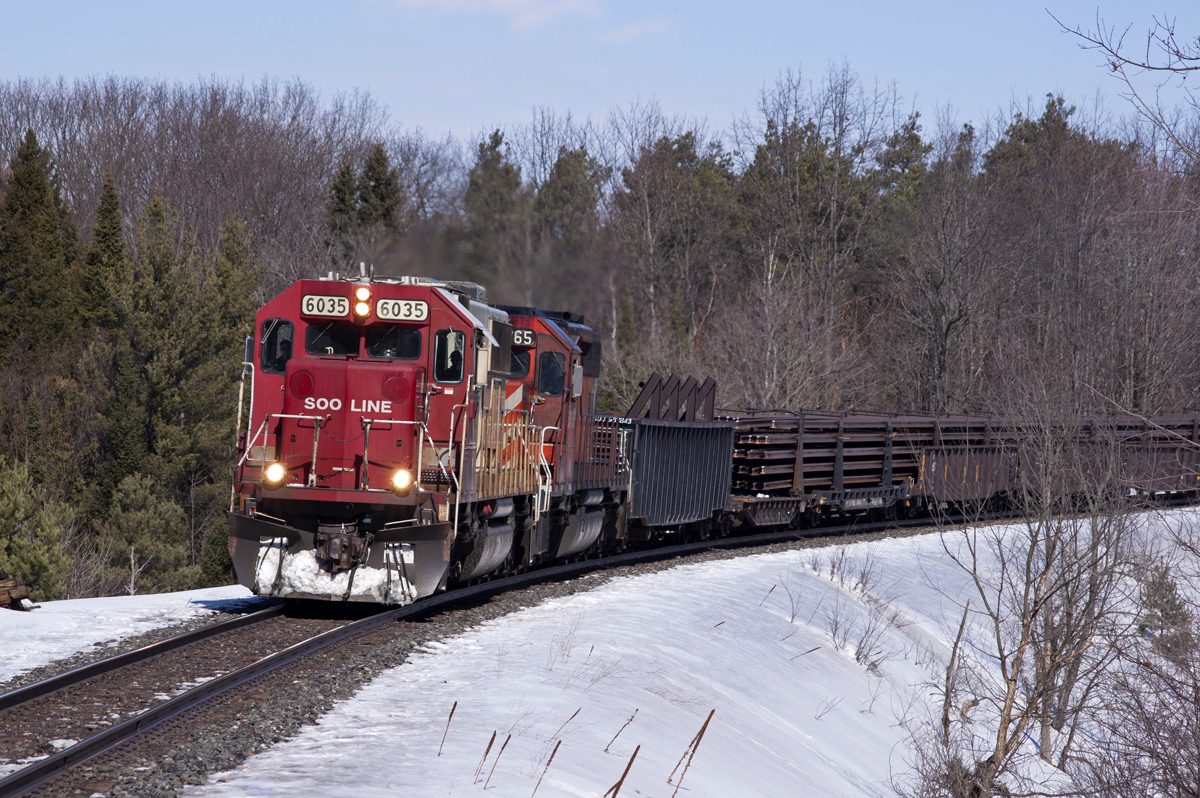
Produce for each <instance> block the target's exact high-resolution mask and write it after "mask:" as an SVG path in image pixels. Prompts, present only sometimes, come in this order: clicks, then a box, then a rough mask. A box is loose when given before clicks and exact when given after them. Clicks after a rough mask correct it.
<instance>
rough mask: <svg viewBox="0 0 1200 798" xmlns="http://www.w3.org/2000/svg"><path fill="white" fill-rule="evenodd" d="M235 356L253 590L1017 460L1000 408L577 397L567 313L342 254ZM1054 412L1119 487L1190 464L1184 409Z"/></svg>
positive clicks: (268, 592) (755, 523)
mask: <svg viewBox="0 0 1200 798" xmlns="http://www.w3.org/2000/svg"><path fill="white" fill-rule="evenodd" d="M244 361H245V362H244V363H243V374H244V378H243V389H244V388H245V385H246V382H247V380H246V378H247V377H248V382H249V397H250V398H249V403H248V413H247V414H246V416H245V424H244V426H243V423H242V418H241V416H239V422H238V430H239V437H238V462H237V467H236V472H235V477H234V485H233V495H232V498H231V506H230V513H229V549H230V554H231V555H232V558H233V563H234V569H235V572H236V575H237V578H238V581H239V582H240V583H241V584H243V585H245V586H246V587H248V588H250V589H251V590H252V591H253V592H255V593H256V594H258V595H263V596H281V597H284V598H306V599H311V598H315V599H331V600H341V601H369V602H379V603H386V604H406V603H409V602H412V601H414V600H416V599H419V598H421V597H423V596H428V595H430V594H432V593H434V592H437V591H439V590H443V589H446V588H448V587H451V586H453V585H455V584H462V583H468V582H471V581H472V580H479V579H487V578H491V577H494V576H497V575H503V574H508V573H515V572H519V571H522V570H525V569H528V568H532V567H536V566H538V565H539V564H542V563H545V562H552V561H562V560H564V559H569V558H580V557H588V556H593V555H598V554H601V553H606V552H615V551H619V550H621V549H623V548H626V547H628V546H645V545H653V544H654V543H655V542H657V541H661V540H671V539H679V538H692V537H699V538H705V537H707V536H724V535H728V534H733V533H736V532H737V531H738V530H739V529H750V528H757V527H775V526H790V527H793V528H803V527H817V526H819V525H820V524H821V523H822V522H823V520H824V519H826V518H830V517H838V516H854V515H866V516H878V517H883V518H886V517H896V516H898V515H906V516H911V515H916V514H919V513H925V512H930V511H931V510H933V511H937V510H939V509H945V508H947V507H949V506H950V505H963V504H967V503H974V504H986V503H991V502H997V501H1002V500H1003V499H1004V497H1006V496H1009V495H1011V494H1012V493H1013V491H1014V490H1016V488H1017V485H1018V482H1019V480H1020V479H1021V478H1022V477H1023V475H1024V476H1027V475H1028V473H1029V472H1030V471H1031V470H1034V466H1035V464H1033V463H1031V462H1030V460H1029V456H1028V455H1025V456H1024V460H1022V456H1021V455H1020V454H1019V452H1020V449H1021V447H1020V446H1019V443H1020V440H1019V439H1020V436H1021V428H1020V425H1019V424H1018V425H1015V424H1013V423H1010V422H1006V423H1002V422H1001V421H1000V420H998V419H994V418H987V417H969V416H936V417H935V416H924V415H886V414H869V413H840V414H834V413H813V412H807V413H801V412H761V411H744V412H740V411H721V412H718V411H717V410H716V408H715V384H713V383H712V381H711V380H708V381H705V382H704V383H703V384H701V383H697V382H696V381H695V380H692V379H686V380H681V379H678V378H671V379H668V380H663V379H662V378H660V377H658V376H657V375H655V376H653V377H652V378H651V379H649V380H648V381H647V382H646V383H645V384H644V387H643V391H642V394H641V395H640V396H639V397H638V400H637V401H636V402H635V403H634V405H633V407H632V408H631V409H630V412H628V413H627V414H626V415H625V416H624V417H617V416H613V415H605V414H601V413H597V412H596V397H597V380H598V378H599V376H600V368H601V340H600V336H599V335H598V334H597V332H596V331H595V330H593V329H592V328H591V327H589V326H587V325H586V323H585V320H584V319H583V318H582V317H581V316H579V315H577V314H573V313H569V312H553V311H545V310H540V309H537V308H529V307H516V306H507V305H498V304H489V303H488V302H487V294H486V291H485V289H484V288H483V287H481V286H479V285H476V284H474V283H459V282H443V281H437V280H432V279H428V278H422V277H379V276H375V275H374V274H373V273H367V270H366V269H365V268H363V269H362V270H361V272H360V274H359V275H357V276H352V277H342V276H340V275H335V274H330V275H329V276H327V277H326V278H324V279H316V280H301V281H298V282H296V283H294V284H293V285H291V286H290V287H288V288H287V289H285V290H284V291H283V292H282V293H280V294H279V295H278V296H276V297H275V298H273V299H272V300H271V301H269V302H268V303H267V304H266V305H264V306H263V308H262V309H261V310H260V311H259V312H258V314H257V315H256V318H255V326H254V335H253V336H252V337H251V338H249V339H247V349H246V355H245V359H244ZM242 406H243V403H239V408H241V407H242ZM240 412H241V411H240V409H239V413H240ZM1064 434H1067V433H1065V432H1064ZM1069 434H1070V435H1073V436H1076V437H1080V436H1083V437H1084V438H1088V437H1093V438H1095V439H1096V440H1100V439H1103V440H1106V441H1111V440H1117V441H1118V443H1119V447H1118V449H1117V451H1119V452H1120V455H1119V456H1120V457H1121V458H1122V459H1121V462H1120V463H1116V464H1114V463H1108V462H1106V463H1105V464H1104V467H1106V468H1115V469H1117V470H1119V471H1120V472H1121V474H1122V477H1123V478H1125V479H1126V483H1127V484H1130V485H1135V486H1137V487H1136V489H1138V490H1142V491H1146V492H1152V493H1162V492H1179V491H1185V492H1194V491H1196V490H1197V488H1198V487H1200V415H1187V416H1164V417H1155V418H1153V419H1139V418H1132V417H1130V418H1110V419H1104V420H1097V421H1096V422H1094V423H1093V424H1092V426H1090V427H1089V428H1088V429H1087V430H1085V431H1082V432H1081V431H1079V430H1074V431H1072V432H1070V433H1069ZM1093 465H1095V464H1093Z"/></svg>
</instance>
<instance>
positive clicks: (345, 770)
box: [188, 536, 965, 798]
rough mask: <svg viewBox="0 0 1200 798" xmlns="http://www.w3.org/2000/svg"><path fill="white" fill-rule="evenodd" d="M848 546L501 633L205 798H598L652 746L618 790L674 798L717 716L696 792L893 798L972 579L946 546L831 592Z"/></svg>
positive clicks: (902, 547)
mask: <svg viewBox="0 0 1200 798" xmlns="http://www.w3.org/2000/svg"><path fill="white" fill-rule="evenodd" d="M840 550H841V548H840V547H838V548H832V549H816V550H809V551H797V552H788V553H782V554H770V555H760V556H752V557H745V558H740V559H735V560H725V561H719V562H712V563H707V564H703V565H688V566H682V567H679V568H675V569H672V570H669V571H664V572H660V573H656V574H650V575H645V576H639V577H634V578H627V579H621V580H616V581H613V582H610V583H608V584H606V585H603V586H601V587H599V588H598V589H596V590H595V591H591V592H586V593H579V594H576V595H574V596H571V597H569V598H564V599H561V600H555V601H552V602H549V603H546V604H544V605H541V606H538V607H535V608H531V609H528V610H525V611H523V612H519V613H517V614H515V615H511V616H508V617H505V618H501V619H498V620H496V621H493V622H490V623H487V624H485V625H484V626H483V627H481V628H479V629H477V630H475V631H472V632H470V633H468V634H464V635H461V636H459V637H456V638H453V639H450V640H448V641H446V642H444V643H442V644H438V645H434V646H430V647H428V648H427V650H426V651H424V652H423V653H421V654H420V655H418V656H415V657H412V658H410V660H409V662H408V663H406V664H405V665H404V666H402V667H400V668H396V669H394V670H392V671H390V672H387V673H385V674H384V675H383V676H381V677H380V678H378V679H377V680H376V681H375V682H373V683H372V684H371V685H370V686H368V687H367V688H366V689H365V690H363V691H362V692H360V693H359V694H358V696H357V697H355V698H354V699H353V700H351V701H348V702H345V703H343V704H341V705H340V706H338V707H336V708H335V709H334V710H333V711H332V712H331V713H330V714H328V715H327V716H325V717H324V718H322V720H321V722H320V725H318V726H315V727H310V728H307V729H305V731H304V732H303V733H301V734H300V735H299V736H298V737H297V738H296V739H294V740H292V741H290V742H288V743H285V744H282V745H279V746H276V747H275V748H274V749H272V750H270V751H268V752H267V753H265V754H262V755H260V756H257V757H254V758H253V759H251V760H249V761H248V762H246V763H245V765H244V766H243V767H241V768H240V769H238V770H237V771H235V772H232V773H226V774H220V775H218V776H214V777H213V779H211V780H210V784H209V785H207V786H205V787H203V788H198V789H195V790H192V791H190V792H189V793H188V795H192V796H207V797H208V798H215V797H217V796H221V797H222V798H225V797H231V796H314V797H315V796H323V795H328V794H329V791H330V789H331V788H332V787H334V786H336V787H338V788H339V789H342V788H349V787H350V786H352V787H353V792H354V794H355V795H357V796H364V797H365V796H385V795H394V794H397V793H399V792H406V793H408V794H412V795H446V794H449V795H463V794H470V793H472V792H474V791H475V790H479V789H482V788H483V786H484V783H485V781H486V780H487V779H488V778H489V776H490V784H489V786H488V793H489V794H494V795H512V796H529V795H530V794H531V792H532V791H533V790H534V787H535V785H536V784H537V781H538V778H539V777H541V776H542V773H543V772H545V777H544V780H543V782H542V785H541V788H540V789H539V790H538V792H539V794H544V795H547V796H552V795H580V796H584V795H586V796H599V795H601V794H602V793H603V792H604V791H605V790H606V789H608V788H609V787H610V786H611V785H613V784H615V783H616V782H617V780H618V779H619V778H620V776H621V773H622V771H623V770H624V768H625V766H626V765H627V764H628V762H629V760H630V757H631V756H632V754H633V752H634V750H635V748H637V746H641V748H640V750H639V751H638V755H637V759H636V761H635V762H634V763H633V766H632V767H631V768H630V771H629V775H628V777H627V778H626V781H625V783H624V785H623V786H622V788H621V794H622V795H629V796H634V795H643V796H651V795H659V796H666V795H671V794H672V793H673V791H674V789H675V787H674V785H671V784H668V783H667V778H668V776H669V775H670V774H671V771H672V769H673V768H674V767H675V766H676V764H677V763H678V761H679V760H680V757H681V756H682V755H683V754H684V752H685V751H686V750H687V749H688V747H689V742H690V741H691V740H692V738H693V737H694V736H695V735H696V733H697V732H698V731H699V730H700V728H701V726H702V725H703V723H704V721H705V718H706V717H707V716H708V714H709V712H710V711H711V710H716V712H715V715H714V716H713V719H712V722H711V723H710V724H709V726H708V729H707V730H706V732H705V735H704V737H703V739H702V740H701V742H700V744H699V747H698V749H697V750H696V752H695V755H694V757H693V758H692V759H691V767H690V769H689V770H688V772H687V775H686V777H685V779H684V781H683V789H682V790H681V791H680V792H681V793H682V794H691V795H704V796H710V795H729V796H734V795H812V796H875V795H889V794H891V789H890V786H889V773H890V769H891V768H893V767H896V768H902V767H903V766H904V763H903V761H902V756H901V755H900V753H899V752H898V750H897V749H898V747H900V745H901V744H902V743H903V741H904V740H905V732H904V731H903V730H902V729H901V728H900V727H899V726H898V725H897V719H898V718H900V717H904V716H906V715H907V714H908V713H909V711H910V709H911V706H912V704H913V703H914V702H921V701H924V700H926V694H927V693H928V692H929V691H928V690H925V689H922V687H921V685H922V684H923V683H925V682H927V681H929V680H930V679H931V678H932V677H933V673H932V672H931V670H930V669H929V666H930V663H934V664H933V668H934V669H935V670H936V669H940V668H942V667H944V666H942V665H941V664H940V663H941V662H942V661H943V656H942V654H943V650H944V648H945V640H946V638H947V634H949V635H950V636H951V637H952V636H953V626H954V625H956V621H957V615H958V612H959V610H958V609H957V607H956V606H955V605H953V604H952V603H951V602H949V601H947V600H946V599H945V598H944V596H943V595H942V593H940V592H938V591H937V590H935V589H934V588H933V587H932V586H931V582H939V583H940V586H941V589H942V590H943V591H949V592H950V593H951V594H953V593H955V592H957V591H958V590H959V589H960V588H961V587H963V586H964V585H965V581H964V579H963V577H962V576H961V575H957V574H954V573H951V572H950V571H949V570H948V569H944V568H942V564H943V562H944V560H945V557H944V553H943V551H942V547H941V543H940V542H939V540H938V538H937V537H936V536H925V537H919V538H909V539H901V540H890V541H884V542H878V543H866V544H857V545H852V546H848V547H846V548H845V552H846V558H845V561H844V562H843V563H842V566H843V570H844V571H845V573H846V579H845V582H844V583H843V581H842V580H841V579H839V578H838V577H837V576H835V577H834V578H833V579H830V576H829V574H830V556H831V555H835V556H836V552H838V551H840ZM868 555H869V556H870V558H873V559H874V569H875V574H874V576H873V579H874V582H875V583H871V582H872V580H871V579H870V578H869V579H868V580H867V581H868V584H867V590H866V591H863V590H862V589H861V588H856V587H855V582H857V581H859V579H860V577H861V575H862V571H863V569H864V568H865V567H866V566H867V563H868V561H869V560H868ZM814 566H815V568H814ZM930 571H936V572H937V573H936V574H935V575H934V578H933V579H929V578H927V576H928V575H929V574H930ZM880 599H884V600H885V601H886V603H887V604H889V605H890V608H889V609H888V610H886V613H887V617H885V618H883V619H882V620H883V621H884V623H882V624H878V630H879V634H880V639H879V641H878V643H877V645H875V646H867V648H870V649H871V651H870V652H864V653H863V654H862V655H861V657H860V658H862V659H863V660H864V661H863V662H862V663H860V662H858V661H856V658H855V649H856V648H857V646H856V643H857V640H856V639H855V638H856V637H858V636H859V635H861V633H862V631H863V630H864V629H865V628H866V626H867V624H868V623H869V622H870V620H871V618H872V617H877V616H878V608H880V607H882V606H883V604H882V603H881V602H880ZM873 607H874V608H875V609H873ZM835 625H836V626H837V628H836V629H835ZM948 630H949V631H948ZM835 635H837V636H838V637H839V639H840V638H841V637H843V636H845V637H847V639H848V643H844V644H843V645H842V646H841V647H840V648H839V647H838V646H837V645H836V644H835V642H834V636H835ZM455 702H457V709H456V710H455V713H454V718H453V720H452V721H451V723H450V728H449V733H448V734H447V735H446V742H445V746H444V748H443V750H442V754H441V756H440V757H439V756H438V747H439V744H440V742H441V738H442V734H443V732H444V730H445V727H446V720H447V717H448V715H449V712H450V709H451V707H452V706H454V704H455ZM635 712H636V717H634V719H633V721H632V722H630V723H629V724H628V726H626V727H625V728H624V731H620V730H621V729H622V726H624V725H625V724H626V721H628V720H629V718H630V717H631V716H634V714H635ZM493 732H496V733H497V737H496V742H495V744H494V746H493V748H492V751H491V753H490V755H489V757H488V758H487V761H486V762H485V763H484V766H483V768H482V769H479V764H480V760H481V759H483V756H484V752H485V750H486V748H487V746H488V742H489V740H490V739H491V736H492V733H493ZM618 732H620V734H619V736H617V735H618ZM509 735H511V739H510V738H509ZM614 736H617V739H616V741H615V742H612V743H611V745H610V741H612V739H613V737H614ZM505 740H508V745H507V747H506V748H505V749H504V752H503V754H502V756H500V758H499V761H498V762H497V761H496V760H497V753H498V749H499V748H500V747H501V746H502V745H503V743H504V742H505ZM558 740H562V744H561V747H560V748H559V750H558V753H557V755H556V756H555V757H554V760H553V762H552V763H550V767H549V769H548V770H547V769H546V764H547V761H548V759H549V756H550V754H551V753H552V750H553V748H552V746H553V745H554V744H555V743H556V742H557V741H558ZM606 749H607V750H606ZM685 763H686V761H685ZM493 765H494V766H495V772H494V773H493V772H492V767H493ZM477 769H478V770H479V775H478V777H476V775H475V774H476V770H477ZM681 769H682V768H681ZM218 779H219V780H223V781H222V782H218V781H217V780H218ZM676 781H678V778H676Z"/></svg>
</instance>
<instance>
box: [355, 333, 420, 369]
mask: <svg viewBox="0 0 1200 798" xmlns="http://www.w3.org/2000/svg"><path fill="white" fill-rule="evenodd" d="M367 355H368V356H370V357H381V358H398V359H400V360H416V359H417V358H419V357H420V356H421V331H420V330H416V329H413V328H412V327H400V326H399V325H395V324H388V325H386V326H383V327H372V328H371V329H369V330H367Z"/></svg>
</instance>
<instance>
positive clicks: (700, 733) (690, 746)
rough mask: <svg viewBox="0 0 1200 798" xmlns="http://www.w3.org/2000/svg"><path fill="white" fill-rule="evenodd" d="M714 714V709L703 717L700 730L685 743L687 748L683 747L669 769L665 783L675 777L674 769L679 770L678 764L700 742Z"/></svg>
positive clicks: (680, 763)
mask: <svg viewBox="0 0 1200 798" xmlns="http://www.w3.org/2000/svg"><path fill="white" fill-rule="evenodd" d="M715 714H717V711H716V710H715V709H714V710H712V711H711V712H709V713H708V717H707V718H705V719H704V725H703V726H701V727H700V731H698V732H696V736H695V737H693V738H692V741H691V742H690V743H688V744H687V748H685V749H683V756H681V757H679V761H678V762H676V763H675V767H673V768H672V769H671V775H670V776H667V784H670V783H671V779H673V778H675V771H677V770H679V766H680V765H682V764H683V760H685V759H687V755H688V754H690V753H693V752H694V749H695V747H696V746H697V745H699V744H700V738H701V737H702V736H703V735H704V730H705V729H707V728H708V722H709V721H710V720H712V716H713V715H715ZM684 770H687V768H684ZM679 778H680V780H681V781H682V780H683V777H682V776H680V777H679Z"/></svg>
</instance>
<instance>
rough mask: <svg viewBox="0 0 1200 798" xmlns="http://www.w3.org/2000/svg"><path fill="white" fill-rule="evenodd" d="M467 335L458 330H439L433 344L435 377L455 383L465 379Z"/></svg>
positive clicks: (442, 381) (439, 380)
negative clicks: (464, 365) (464, 364)
mask: <svg viewBox="0 0 1200 798" xmlns="http://www.w3.org/2000/svg"><path fill="white" fill-rule="evenodd" d="M466 348H467V336H466V335H465V334H463V333H461V332H459V331H458V330H438V333H437V336H436V338H435V339H434V345H433V378H434V379H435V380H437V381H438V382H441V383H448V384H453V383H456V382H462V380H463V359H464V358H465V357H466Z"/></svg>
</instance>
